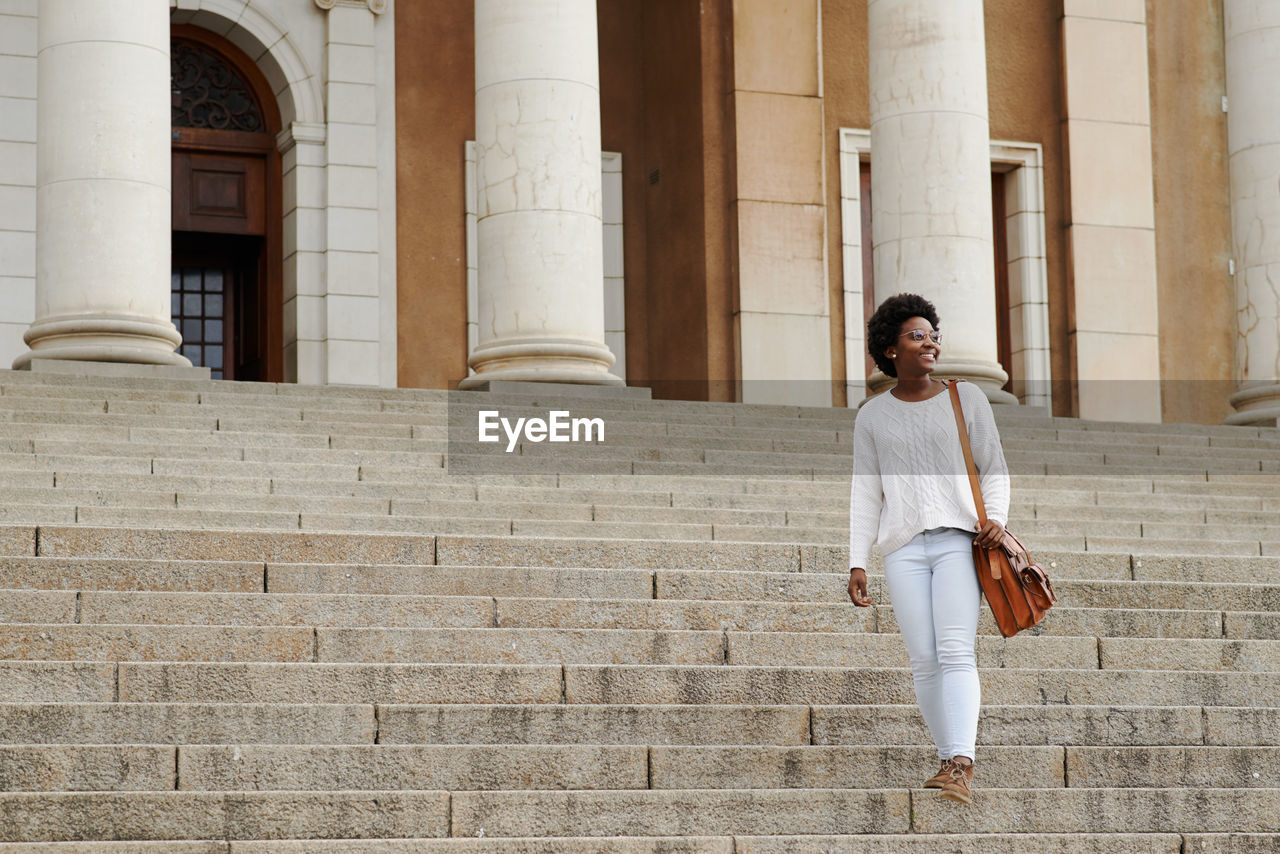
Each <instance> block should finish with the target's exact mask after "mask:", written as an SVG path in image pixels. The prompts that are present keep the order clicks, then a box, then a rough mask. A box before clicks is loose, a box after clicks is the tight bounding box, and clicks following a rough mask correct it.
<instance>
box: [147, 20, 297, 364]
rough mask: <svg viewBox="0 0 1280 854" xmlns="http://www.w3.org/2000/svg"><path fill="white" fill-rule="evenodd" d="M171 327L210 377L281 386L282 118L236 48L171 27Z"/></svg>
mask: <svg viewBox="0 0 1280 854" xmlns="http://www.w3.org/2000/svg"><path fill="white" fill-rule="evenodd" d="M171 32H172V37H173V38H172V43H171V46H172V51H171V57H170V59H171V77H172V87H173V119H172V125H173V132H172V161H173V278H172V300H173V305H172V310H173V322H174V325H175V326H177V327H178V331H179V332H180V333H182V336H183V344H182V353H183V355H185V356H187V358H189V359H191V361H192V363H193V364H196V365H203V366H207V367H208V368H209V369H210V372H211V374H212V375H213V376H214V377H215V378H221V379H240V380H266V381H272V382H279V381H281V380H282V379H283V367H284V353H283V349H284V346H283V345H284V341H283V338H284V335H283V318H284V314H283V299H282V291H283V259H282V240H281V233H282V217H281V207H282V200H281V185H282V178H281V165H280V155H279V153H278V151H277V149H276V133H277V132H278V131H279V129H280V128H279V126H280V116H279V111H278V110H277V109H276V107H275V101H274V97H273V96H272V94H271V90H270V87H269V86H268V85H267V83H266V79H265V78H264V77H263V75H262V73H261V72H260V71H259V70H258V69H257V67H256V66H255V65H254V63H253V61H252V60H251V59H250V58H249V57H248V56H246V55H245V54H244V53H243V52H242V51H241V50H240V49H239V48H237V47H236V46H235V45H233V44H231V43H230V42H228V41H227V40H226V39H223V38H222V37H220V36H218V35H216V34H214V33H210V32H208V31H206V30H201V29H199V28H198V27H192V26H187V25H183V26H175V27H173V28H172V31H171Z"/></svg>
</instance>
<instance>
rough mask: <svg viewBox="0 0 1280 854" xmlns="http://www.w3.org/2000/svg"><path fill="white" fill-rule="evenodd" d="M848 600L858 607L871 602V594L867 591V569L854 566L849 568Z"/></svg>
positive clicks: (866, 605) (864, 606) (865, 605)
mask: <svg viewBox="0 0 1280 854" xmlns="http://www.w3.org/2000/svg"><path fill="white" fill-rule="evenodd" d="M849 601H851V602H853V604H855V605H857V606H858V607H859V608H866V607H868V606H869V605H870V604H871V594H869V593H867V571H866V570H865V569H863V568H862V567H858V566H855V567H853V568H852V569H850V570H849Z"/></svg>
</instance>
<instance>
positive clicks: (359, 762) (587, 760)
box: [0, 744, 1276, 791]
mask: <svg viewBox="0 0 1280 854" xmlns="http://www.w3.org/2000/svg"><path fill="white" fill-rule="evenodd" d="M110 750H115V751H118V752H119V754H121V755H128V752H129V751H137V752H139V753H141V754H142V755H143V756H145V757H146V758H147V759H151V758H152V757H153V756H154V757H155V760H153V761H154V762H155V767H154V770H152V769H150V768H149V769H147V770H148V772H149V773H145V775H144V774H143V773H140V774H139V775H138V777H137V778H136V785H134V786H133V788H137V789H162V788H168V789H172V788H175V782H176V783H177V788H180V789H181V790H190V791H244V790H253V791H271V790H293V791H306V790H363V789H375V790H397V789H454V790H457V789H465V790H493V789H522V790H540V789H618V790H625V789H633V790H634V789H646V788H649V789H712V790H714V789H783V788H785V789H792V788H840V789H883V788H890V787H906V788H911V787H915V786H916V785H918V784H919V782H920V780H921V778H923V777H924V776H927V775H928V774H930V773H932V771H933V770H935V766H936V760H935V759H934V758H933V755H932V754H933V750H932V749H931V748H927V747H923V746H901V747H861V746H851V747H821V746H818V747H809V746H806V747H759V746H758V747H685V746H679V747H663V746H657V747H652V748H650V747H648V746H645V745H637V746H597V745H566V746H560V745H536V746H528V745H493V746H486V745H435V746H422V745H383V744H380V745H363V746H310V745H280V746H258V745H236V746H226V745H208V746H196V747H187V746H182V747H178V748H176V749H175V748H168V747H163V748H162V747H148V748H139V747H131V748H95V747H90V748H80V747H58V748H48V747H42V748H22V747H15V748H0V757H6V758H9V759H10V761H11V762H12V766H13V769H14V770H13V772H11V773H10V774H9V775H7V776H3V777H0V787H2V788H0V790H4V791H24V790H29V789H24V788H21V786H22V784H23V783H24V779H23V777H24V775H22V774H21V771H22V769H23V768H24V767H25V768H33V767H34V768H39V767H40V764H41V763H44V764H46V765H47V766H49V767H51V768H52V769H54V773H53V774H50V775H48V777H55V776H58V775H59V772H61V774H60V775H61V776H63V778H64V779H65V778H66V777H68V776H70V775H71V774H74V773H75V771H76V768H75V760H76V758H78V756H79V755H82V754H83V755H86V756H85V758H86V759H87V760H90V761H91V760H93V759H95V758H96V757H97V753H98V752H100V753H104V754H107V756H109V755H110V754H109V751H110ZM1072 750H1074V748H1072ZM144 751H146V752H145V753H144ZM1102 751H1110V753H1104V752H1102ZM1148 751H1149V752H1148ZM1206 751H1207V752H1206ZM175 752H176V765H177V776H176V781H175V775H174V764H175ZM1116 752H1117V751H1116V749H1114V748H1102V749H1100V750H1098V749H1095V750H1093V752H1091V753H1089V754H1086V755H1082V756H1080V757H1076V761H1075V763H1074V764H1072V757H1071V756H1070V752H1069V753H1068V766H1067V767H1069V768H1071V769H1072V770H1073V771H1074V770H1076V769H1077V768H1078V769H1079V770H1078V772H1077V773H1080V774H1081V775H1082V776H1085V777H1093V778H1096V780H1097V781H1098V782H1097V783H1095V785H1098V786H1101V785H1103V783H1102V781H1103V779H1104V778H1106V777H1108V776H1114V777H1118V778H1125V779H1131V780H1135V781H1137V780H1142V779H1146V777H1148V776H1154V781H1153V782H1154V783H1156V784H1158V783H1163V782H1166V781H1167V775H1166V776H1161V775H1159V774H1156V775H1151V773H1150V772H1151V771H1153V770H1154V769H1153V764H1154V763H1155V762H1156V761H1158V760H1159V759H1160V758H1165V759H1167V760H1168V761H1170V762H1174V763H1179V762H1181V763H1194V762H1197V761H1204V760H1221V761H1223V762H1226V763H1230V765H1231V769H1230V770H1228V769H1224V770H1223V771H1221V772H1220V773H1212V772H1210V773H1203V774H1201V775H1200V778H1202V779H1205V780H1216V779H1222V780H1225V781H1230V782H1229V786H1228V787H1230V786H1240V787H1246V786H1255V787H1256V786H1261V785H1270V784H1269V783H1266V782H1262V781H1261V780H1260V779H1253V778H1250V779H1249V782H1248V783H1246V782H1244V781H1236V780H1235V778H1234V774H1235V773H1238V772H1239V771H1240V769H1245V768H1248V769H1252V768H1254V767H1262V766H1261V763H1265V762H1267V761H1268V760H1270V759H1274V758H1275V757H1274V753H1275V752H1276V749H1275V748H1258V749H1253V750H1250V749H1246V748H1200V749H1198V750H1195V749H1193V750H1184V749H1182V748H1164V749H1161V748H1151V749H1147V748H1137V749H1131V750H1130V751H1129V752H1128V753H1124V754H1120V755H1121V756H1133V758H1134V759H1135V762H1136V763H1137V764H1138V767H1141V768H1143V769H1145V773H1138V772H1132V771H1131V772H1129V773H1125V771H1124V770H1123V769H1119V768H1116V767H1115V766H1116V763H1117V762H1119V761H1120V758H1119V756H1117V757H1116V758H1115V759H1113V760H1111V761H1108V760H1107V758H1106V757H1107V756H1108V755H1111V754H1114V753H1116ZM160 757H163V758H164V759H167V760H168V761H167V763H164V762H162V761H159V758H160ZM982 762H983V772H984V774H990V775H991V779H993V780H994V779H998V780H1000V781H1001V783H1002V784H1007V785H1008V786H1010V787H1017V788H1023V787H1025V788H1053V787H1062V786H1063V785H1064V781H1063V767H1064V763H1063V748H1061V747H1027V746H1018V747H992V748H989V749H987V750H984V752H983V757H982ZM926 769H927V770H926ZM988 769H989V770H988ZM1264 770H1265V769H1264ZM68 772H70V773H68ZM157 772H158V773H157ZM87 776H88V775H86V777H87ZM1274 776H1275V772H1269V773H1268V774H1267V775H1266V780H1270V779H1271V778H1272V777H1274ZM46 779H48V778H46ZM102 782H103V783H105V784H107V785H100V786H93V785H92V783H93V778H89V779H86V780H85V783H87V784H89V785H73V786H70V787H64V788H72V789H81V790H83V789H88V788H99V789H107V790H110V789H118V788H124V786H120V785H115V786H113V785H110V784H111V783H112V782H114V781H113V780H112V779H111V778H109V777H107V778H105V779H103V780H102ZM130 782H133V781H130ZM6 784H9V785H7V786H6ZM1128 785H1131V786H1140V785H1153V783H1152V782H1148V783H1142V782H1133V783H1129V784H1128ZM1201 785H1204V784H1201ZM37 790H38V791H49V790H51V789H50V788H48V787H45V786H42V787H41V788H40V789H37Z"/></svg>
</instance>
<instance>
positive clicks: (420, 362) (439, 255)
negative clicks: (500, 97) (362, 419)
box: [396, 0, 476, 388]
mask: <svg viewBox="0 0 1280 854" xmlns="http://www.w3.org/2000/svg"><path fill="white" fill-rule="evenodd" d="M474 32H475V19H474V14H473V7H472V4H471V0H417V2H413V3H399V4H397V5H396V179H397V180H396V199H397V203H398V210H397V214H398V216H397V221H396V222H397V236H398V241H397V245H398V253H397V260H398V266H397V273H398V275H397V296H398V299H397V305H398V321H399V335H398V341H399V350H398V356H399V358H398V361H399V383H400V385H401V386H402V387H409V388H446V387H448V386H450V385H453V384H456V383H457V382H458V380H460V379H462V378H463V377H464V376H466V372H467V366H466V359H467V336H466V324H467V289H466V282H467V280H466V266H467V257H466V229H465V221H464V218H463V211H464V208H465V200H464V189H465V188H464V177H465V175H464V163H465V161H464V155H463V145H464V143H465V142H466V140H468V139H471V138H472V137H473V136H474V135H475V124H476V122H475V82H474V81H475V54H474V42H475V35H474Z"/></svg>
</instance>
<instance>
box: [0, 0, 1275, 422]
mask: <svg viewBox="0 0 1280 854" xmlns="http://www.w3.org/2000/svg"><path fill="white" fill-rule="evenodd" d="M1277 66H1280V9H1278V8H1277V4H1275V3H1271V2H1267V0H1211V2H1208V3H1204V2H1193V0H1171V2H1164V1H1163V0H1162V2H1155V0H1146V2H1143V0H1106V2H1103V0H1037V2H1025V0H947V2H941V0H839V2H833V0H826V1H825V2H823V0H789V2H781V0H560V2H549V0H474V2H470V0H461V2H456V1H455V0H414V2H408V0H402V2H398V3H397V2H393V0H170V2H168V3H165V2H164V0H0V359H3V360H5V361H9V360H12V361H14V362H15V364H17V365H19V366H20V365H22V364H25V363H26V361H27V360H29V359H30V358H32V357H43V358H75V359H102V360H116V361H136V362H150V363H156V364H185V363H186V362H187V361H190V362H193V363H196V364H202V365H206V366H209V367H210V368H211V369H212V370H213V371H214V372H215V375H217V376H222V377H225V378H239V379H263V380H277V381H296V382H305V383H318V384H325V383H356V384H378V385H387V386H394V385H400V386H406V387H454V386H458V385H461V386H463V387H473V386H476V385H479V384H482V383H484V382H485V381H488V380H499V379H515V380H552V381H561V382H577V383H588V384H605V385H611V384H620V383H623V382H625V383H627V384H630V385H638V386H647V387H650V388H652V389H653V393H654V395H655V396H657V397H670V398H687V399H703V400H744V401H749V402H775V403H798V404H811V405H822V406H826V405H833V406H846V405H849V406H853V405H857V403H858V402H859V401H861V400H862V399H864V398H865V396H866V395H867V394H868V393H873V392H875V391H877V390H879V389H880V388H883V387H884V385H885V383H886V380H885V378H884V377H882V376H880V375H878V374H876V373H875V371H874V370H873V366H872V365H871V363H870V361H869V359H868V358H867V356H866V353H865V349H866V348H865V321H866V317H867V316H868V314H869V312H870V311H871V310H872V309H873V308H874V306H875V304H876V303H877V302H878V301H879V300H881V299H883V298H884V297H886V296H888V295H890V294H892V293H897V292H901V291H915V292H918V293H922V294H924V295H926V296H927V297H929V298H930V299H932V300H933V301H934V302H935V304H936V305H937V306H938V308H939V311H940V314H941V316H942V320H943V323H942V328H943V330H944V333H945V336H946V337H945V342H944V343H945V346H944V358H943V360H942V363H941V365H940V371H941V372H943V373H947V374H953V375H959V376H965V377H967V378H969V379H972V380H974V381H975V382H978V383H979V384H980V385H982V387H983V388H984V389H985V390H986V391H987V394H988V396H989V397H990V398H991V399H992V400H994V401H999V402H1003V403H1007V404H1010V405H1014V404H1018V403H1022V404H1031V405H1039V406H1047V407H1050V408H1051V410H1052V411H1053V412H1054V413H1055V414H1059V415H1078V416H1082V417H1088V418H1104V419H1120V420H1141V421H1158V420H1165V421H1193V422H1202V423H1222V422H1223V421H1228V422H1230V423H1268V424H1269V423H1274V422H1275V418H1276V417H1277V414H1280V296H1278V291H1277V288H1276V286H1275V285H1274V282H1275V281H1277V280H1280V269H1277V268H1276V265H1277V264H1280V181H1277V178H1280V109H1277V107H1280V103H1278V102H1280V89H1278V88H1277V86H1276V85H1275V83H1274V81H1275V80H1277V79H1280V74H1277V71H1280V68H1278V67H1277ZM166 71H167V74H166ZM166 122H168V124H166Z"/></svg>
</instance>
